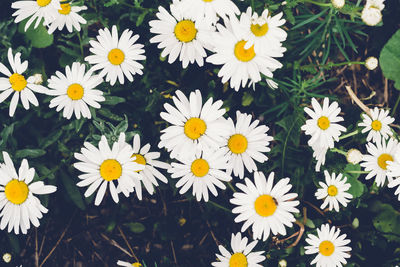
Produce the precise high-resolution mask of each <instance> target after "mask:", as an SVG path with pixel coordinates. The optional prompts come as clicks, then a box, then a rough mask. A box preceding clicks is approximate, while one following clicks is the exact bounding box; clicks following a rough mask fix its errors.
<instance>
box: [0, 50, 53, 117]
mask: <svg viewBox="0 0 400 267" xmlns="http://www.w3.org/2000/svg"><path fill="white" fill-rule="evenodd" d="M8 62H9V63H10V66H11V69H12V72H10V71H9V70H8V68H7V67H6V66H4V65H3V64H2V63H1V62H0V73H2V74H4V75H6V76H7V77H8V78H4V77H0V91H3V92H2V93H1V94H0V103H1V102H3V101H4V100H5V99H6V98H7V97H9V96H10V95H11V94H12V93H14V95H13V97H12V99H11V104H10V109H9V115H10V117H12V116H14V113H15V110H16V108H17V105H18V100H19V98H20V97H21V102H22V106H23V107H24V108H25V109H26V110H28V109H29V103H31V104H32V105H34V106H38V105H39V102H38V100H37V98H36V96H35V95H34V94H33V92H36V93H45V92H46V91H47V88H46V87H44V86H42V85H37V84H35V83H34V82H35V78H34V77H33V76H31V77H29V78H28V79H26V78H25V76H24V75H23V73H24V72H25V71H26V69H27V68H28V61H26V60H25V61H24V62H21V53H19V52H18V53H16V54H15V56H13V54H12V49H11V48H9V49H8ZM32 91H33V92H32Z"/></svg>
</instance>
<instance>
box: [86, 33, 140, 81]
mask: <svg viewBox="0 0 400 267" xmlns="http://www.w3.org/2000/svg"><path fill="white" fill-rule="evenodd" d="M111 31H112V32H110V30H109V29H108V28H105V29H100V30H99V35H97V37H96V38H97V41H95V40H91V41H89V43H90V45H91V46H92V47H91V48H90V49H89V50H90V52H92V53H93V54H94V55H90V56H87V57H85V61H87V62H89V64H92V65H94V66H93V67H92V68H91V70H92V71H96V70H101V72H100V74H99V75H100V76H101V77H104V76H105V75H107V76H106V82H109V83H110V84H111V85H114V84H115V82H116V81H117V78H118V81H119V83H120V84H123V83H124V76H126V78H128V80H129V81H131V82H132V81H133V75H135V74H136V73H138V74H140V75H141V74H143V72H142V69H143V65H142V64H140V63H138V62H137V60H144V59H146V57H145V56H144V55H143V53H144V49H142V48H143V47H144V46H143V45H142V44H135V42H136V41H137V40H138V39H139V35H138V34H136V35H133V36H132V34H133V32H132V31H131V30H128V29H126V30H125V31H124V32H123V33H122V35H121V38H118V31H117V26H115V25H114V26H112V30H111Z"/></svg>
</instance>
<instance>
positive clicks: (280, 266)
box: [278, 259, 287, 267]
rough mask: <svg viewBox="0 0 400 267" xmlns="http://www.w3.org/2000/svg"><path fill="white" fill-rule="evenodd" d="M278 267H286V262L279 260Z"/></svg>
mask: <svg viewBox="0 0 400 267" xmlns="http://www.w3.org/2000/svg"><path fill="white" fill-rule="evenodd" d="M278 266H279V267H286V266H287V261H286V260H283V259H282V260H280V261H279V263H278Z"/></svg>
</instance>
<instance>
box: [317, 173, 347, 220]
mask: <svg viewBox="0 0 400 267" xmlns="http://www.w3.org/2000/svg"><path fill="white" fill-rule="evenodd" d="M324 174H325V182H326V183H324V182H319V185H320V186H321V187H322V188H320V189H318V190H317V192H315V197H316V198H317V199H324V203H322V205H321V209H324V208H325V207H326V206H328V204H329V210H332V209H335V210H336V211H337V212H339V203H340V204H342V205H343V206H344V207H347V203H348V202H350V199H352V198H353V196H352V195H351V194H349V193H347V190H349V188H350V187H351V185H350V184H349V183H346V181H347V177H345V176H343V175H342V174H341V173H339V174H338V175H337V176H336V174H335V173H332V175H329V173H328V172H327V171H324Z"/></svg>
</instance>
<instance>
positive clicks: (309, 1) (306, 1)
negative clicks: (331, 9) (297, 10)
mask: <svg viewBox="0 0 400 267" xmlns="http://www.w3.org/2000/svg"><path fill="white" fill-rule="evenodd" d="M303 2H304V3H310V4H314V5H317V6H332V4H331V3H319V2H315V1H312V0H304V1H303Z"/></svg>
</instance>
